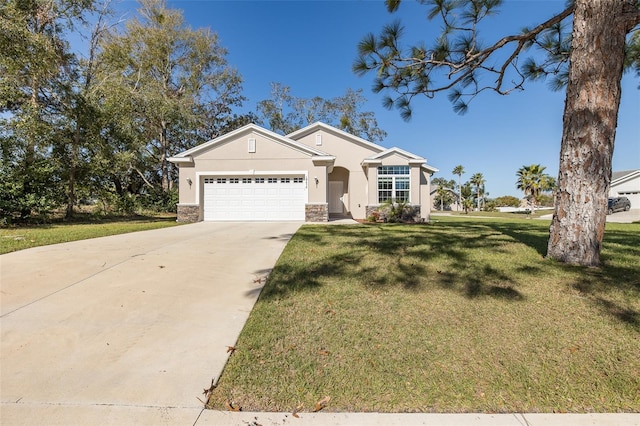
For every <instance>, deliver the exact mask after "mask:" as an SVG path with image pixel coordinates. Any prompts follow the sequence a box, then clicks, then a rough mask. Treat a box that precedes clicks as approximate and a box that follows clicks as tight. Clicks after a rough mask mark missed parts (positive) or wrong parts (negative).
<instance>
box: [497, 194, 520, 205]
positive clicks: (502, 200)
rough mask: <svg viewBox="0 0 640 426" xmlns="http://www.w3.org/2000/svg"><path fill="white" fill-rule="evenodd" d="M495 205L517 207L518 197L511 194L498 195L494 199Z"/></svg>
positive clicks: (518, 203)
mask: <svg viewBox="0 0 640 426" xmlns="http://www.w3.org/2000/svg"><path fill="white" fill-rule="evenodd" d="M494 201H495V204H496V206H499V207H519V206H520V199H519V198H518V197H514V196H513V195H503V196H502V197H498V198H496V199H495V200H494Z"/></svg>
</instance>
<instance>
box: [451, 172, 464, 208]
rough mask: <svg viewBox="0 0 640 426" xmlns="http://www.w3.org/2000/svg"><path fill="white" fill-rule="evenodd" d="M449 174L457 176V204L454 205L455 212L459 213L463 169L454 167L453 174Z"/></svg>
mask: <svg viewBox="0 0 640 426" xmlns="http://www.w3.org/2000/svg"><path fill="white" fill-rule="evenodd" d="M451 173H453V174H454V175H456V176H458V202H457V203H456V210H457V211H460V203H461V202H462V194H461V193H460V189H461V185H460V178H461V177H462V175H463V174H464V167H462V165H458V166H455V167H454V168H453V172H451Z"/></svg>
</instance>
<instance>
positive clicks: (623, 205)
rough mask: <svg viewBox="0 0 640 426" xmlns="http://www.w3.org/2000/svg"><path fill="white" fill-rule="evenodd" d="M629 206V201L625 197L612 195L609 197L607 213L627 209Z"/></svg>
mask: <svg viewBox="0 0 640 426" xmlns="http://www.w3.org/2000/svg"><path fill="white" fill-rule="evenodd" d="M630 208H631V201H629V199H628V198H627V197H612V198H609V202H608V205H607V214H611V213H615V212H622V211H627V210H629V209H630Z"/></svg>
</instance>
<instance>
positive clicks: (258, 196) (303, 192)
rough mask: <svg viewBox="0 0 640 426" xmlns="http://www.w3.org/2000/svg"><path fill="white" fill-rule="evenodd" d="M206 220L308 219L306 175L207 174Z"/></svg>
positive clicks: (205, 184) (205, 192)
mask: <svg viewBox="0 0 640 426" xmlns="http://www.w3.org/2000/svg"><path fill="white" fill-rule="evenodd" d="M203 184H204V200H203V201H204V220H207V221H279V220H285V221H286V220H305V204H306V203H307V199H308V196H307V185H306V179H305V177H304V176H302V175H298V176H283V175H279V176H274V175H269V176H266V175H265V176H261V175H259V174H258V175H252V176H216V177H207V178H204V182H203Z"/></svg>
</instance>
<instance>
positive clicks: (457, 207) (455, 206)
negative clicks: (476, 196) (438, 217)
mask: <svg viewBox="0 0 640 426" xmlns="http://www.w3.org/2000/svg"><path fill="white" fill-rule="evenodd" d="M445 190H446V191H447V192H449V193H450V194H451V200H452V201H451V203H449V204H448V205H447V204H445V205H444V209H445V210H450V211H462V210H463V208H462V204H459V203H458V193H457V192H456V191H454V190H453V189H451V188H445ZM429 195H430V198H431V209H433V210H440V203H439V202H437V200H436V198H437V197H438V187H437V186H435V187H433V186H432V187H431V193H430V194H429Z"/></svg>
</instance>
